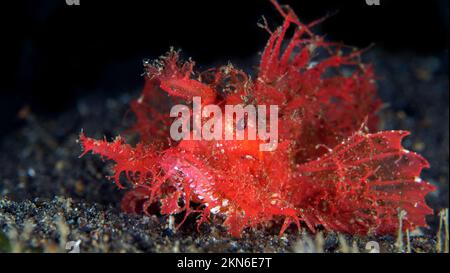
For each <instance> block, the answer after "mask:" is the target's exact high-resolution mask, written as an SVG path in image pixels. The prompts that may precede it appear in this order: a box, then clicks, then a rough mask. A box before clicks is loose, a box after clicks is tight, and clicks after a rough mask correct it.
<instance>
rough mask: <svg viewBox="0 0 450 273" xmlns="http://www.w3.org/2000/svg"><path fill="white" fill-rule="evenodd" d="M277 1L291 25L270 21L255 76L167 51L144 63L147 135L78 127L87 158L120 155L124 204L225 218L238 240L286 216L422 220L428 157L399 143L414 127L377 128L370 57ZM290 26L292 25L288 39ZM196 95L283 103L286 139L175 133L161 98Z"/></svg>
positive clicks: (349, 227) (390, 225) (310, 223)
mask: <svg viewBox="0 0 450 273" xmlns="http://www.w3.org/2000/svg"><path fill="white" fill-rule="evenodd" d="M272 2H273V4H274V5H275V7H276V8H277V9H278V11H279V12H280V13H281V14H282V16H283V17H284V23H283V25H282V26H281V27H279V28H277V29H276V30H275V31H273V32H272V31H270V29H269V28H268V27H267V25H265V26H264V28H265V29H266V30H268V31H269V33H270V38H269V40H268V42H267V45H266V47H265V49H264V51H263V53H262V55H261V61H260V63H259V69H258V71H257V75H256V78H255V79H254V80H252V79H251V78H250V76H249V75H247V74H246V73H245V72H243V71H241V70H238V69H236V68H234V67H233V66H232V65H227V66H223V67H219V68H213V69H209V70H207V71H205V72H203V73H194V71H193V66H194V63H193V62H192V61H187V62H181V61H180V60H179V54H178V52H175V51H173V50H171V51H170V52H169V53H168V54H167V55H166V56H163V57H161V58H160V59H159V60H157V61H155V62H154V63H149V62H144V66H145V68H146V73H145V78H146V84H145V87H144V90H143V92H142V95H141V96H140V98H139V99H137V100H135V101H133V102H132V103H131V109H132V111H133V112H134V114H135V116H136V123H135V126H134V128H133V129H134V131H136V132H137V133H138V134H139V136H140V142H139V143H138V144H137V145H134V146H131V145H130V144H127V143H126V142H125V140H124V139H123V138H121V137H120V136H119V137H117V138H116V139H115V140H114V141H113V142H107V141H105V140H95V139H91V138H88V137H86V136H85V135H84V134H83V133H82V134H81V136H80V142H81V144H82V146H83V148H84V153H83V155H84V154H86V153H87V152H92V153H94V154H99V155H101V156H102V157H104V158H106V159H108V160H111V161H113V162H115V164H114V167H113V171H114V176H113V177H112V178H113V179H114V181H115V183H116V184H117V186H118V187H119V188H124V186H122V184H121V183H120V181H119V180H120V177H121V175H122V174H124V177H126V180H127V181H128V182H129V184H130V187H129V188H130V189H129V191H128V192H127V193H126V194H125V196H124V198H123V200H122V204H121V207H122V210H123V211H125V212H128V213H146V214H148V213H150V206H152V205H154V204H158V205H159V209H160V212H161V214H169V215H173V214H180V215H181V217H182V218H181V219H180V223H179V224H180V225H181V224H182V223H183V222H184V221H185V220H186V218H187V217H188V216H189V215H190V214H192V213H195V214H197V216H198V220H197V223H198V225H197V227H198V226H200V224H201V223H204V222H207V221H209V220H210V219H211V216H212V215H218V216H219V217H216V218H217V219H222V220H223V225H224V226H225V227H226V228H227V230H228V231H229V233H230V234H231V235H233V236H236V237H239V236H240V235H241V233H242V231H243V229H245V228H249V227H256V226H258V225H262V224H264V223H267V222H269V221H282V223H283V224H282V225H281V231H280V234H283V233H284V231H285V230H286V228H287V227H288V226H290V224H296V225H297V226H298V228H299V229H300V228H301V224H305V225H306V226H307V227H308V228H309V229H310V230H311V231H313V232H314V231H315V230H316V228H317V227H318V226H322V227H323V228H324V229H326V230H332V231H336V232H344V233H349V234H359V235H366V234H376V235H382V234H392V233H395V232H396V231H397V230H398V228H399V225H400V224H399V213H402V214H404V215H406V216H404V217H403V223H402V226H403V229H405V230H406V229H409V230H411V229H414V228H415V227H418V226H426V220H425V216H426V215H427V214H431V213H432V212H433V210H432V209H431V208H429V207H428V206H427V205H426V203H425V200H424V198H425V196H426V195H427V194H428V193H429V192H431V191H434V190H435V187H434V186H432V185H431V184H429V183H428V182H426V181H423V180H421V179H420V173H421V171H422V169H423V168H425V167H428V162H427V161H426V160H425V159H424V158H423V157H421V156H420V155H418V154H416V153H414V152H411V151H408V150H406V149H404V148H403V147H402V144H401V142H402V139H403V138H404V137H405V136H407V135H408V132H406V131H381V132H376V127H377V126H376V125H377V118H376V115H375V114H376V111H377V109H378V108H379V106H380V104H381V103H380V100H379V99H378V97H377V95H376V86H375V80H374V79H375V76H374V71H373V68H372V66H370V65H368V64H363V63H361V61H360V54H361V51H355V50H353V51H350V53H343V52H344V50H343V49H344V48H343V47H342V46H341V45H339V44H335V43H330V42H326V41H324V40H323V39H322V37H320V36H318V35H315V34H314V33H313V32H312V31H311V27H312V26H313V25H315V24H316V23H318V22H320V20H319V21H316V22H313V23H311V24H308V25H305V24H303V23H301V22H300V21H299V20H298V18H297V16H296V15H295V13H294V12H293V11H292V10H291V9H290V8H289V7H287V6H285V7H282V6H280V5H279V4H278V3H277V2H276V1H272ZM289 28H293V29H294V34H293V36H292V37H291V38H290V39H285V34H286V31H287V30H288V29H289ZM285 40H287V41H286V43H283V42H284V41H285ZM319 52H325V53H326V54H319ZM343 68H347V69H349V68H351V70H350V71H351V73H347V75H344V74H343V72H342V70H343ZM347 71H348V70H347ZM167 95H168V96H167ZM196 96H197V97H201V100H202V105H203V104H204V105H207V104H216V105H218V106H220V107H224V105H238V104H240V105H278V106H279V116H278V124H279V125H278V126H279V132H278V134H279V139H278V148H277V149H276V150H274V151H263V152H261V151H260V150H259V146H258V144H259V143H260V142H261V140H253V141H252V140H222V141H220V140H180V141H173V140H172V139H170V136H169V126H170V124H171V122H172V121H173V118H170V116H169V115H168V114H167V115H166V114H162V113H165V112H168V111H165V110H164V111H162V110H160V109H161V105H163V103H162V101H167V100H168V99H169V100H171V102H172V103H174V102H177V101H178V102H179V101H184V102H185V103H191V102H192V99H193V97H196ZM191 113H192V112H191ZM153 207H154V206H153ZM405 212H406V214H405Z"/></svg>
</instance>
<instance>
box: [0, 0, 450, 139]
mask: <svg viewBox="0 0 450 273" xmlns="http://www.w3.org/2000/svg"><path fill="white" fill-rule="evenodd" d="M281 2H282V3H283V4H289V5H290V6H292V7H293V8H294V9H295V11H296V12H297V14H298V15H299V17H300V19H301V20H303V21H304V22H310V21H313V20H315V19H318V18H320V17H323V16H325V15H327V14H329V13H334V12H337V13H336V14H335V15H334V16H332V17H331V18H329V19H328V20H326V21H325V22H324V23H323V24H322V25H321V26H320V27H319V28H318V31H319V32H320V33H322V34H326V36H327V37H329V38H330V39H334V40H337V41H342V42H344V43H346V44H349V45H356V46H359V47H365V46H368V45H370V44H372V43H375V46H376V47H379V48H383V49H386V50H389V51H394V52H404V51H410V52H411V51H412V52H414V53H416V54H421V55H433V54H435V53H437V52H442V51H443V50H445V49H446V48H448V1H447V0H434V1H430V0H427V1H409V0H404V1H401V0H381V5H380V6H368V5H366V3H365V0H353V1H349V0H347V1H343V0H342V1H336V0H314V1H313V0H308V1H306V0H303V1H294V0H284V1H281ZM262 15H264V16H265V17H266V18H267V19H268V21H269V24H270V25H271V26H272V27H274V26H276V25H278V24H280V23H281V22H282V18H281V16H279V14H278V13H277V12H276V11H275V9H274V8H273V6H272V5H271V4H270V2H269V1H268V0H254V1H250V0H244V1H230V0H229V1H173V0H170V1H168V0H165V1H124V0H123V1H112V0H109V1H107V0H100V1H99V0H97V1H94V0H89V1H88V0H81V5H80V6H68V5H66V3H65V0H48V1H44V0H42V1H35V0H29V1H8V3H4V2H3V3H2V7H1V8H0V20H1V50H0V54H1V59H0V60H1V65H0V67H1V73H0V75H1V78H0V79H1V80H0V113H1V116H2V119H1V120H2V122H1V124H0V129H1V134H0V135H3V134H4V133H6V132H7V131H8V130H10V129H11V128H15V127H17V126H18V125H19V124H20V122H19V120H18V119H17V118H16V116H17V112H18V110H19V109H20V108H22V107H23V106H25V105H29V106H30V107H31V109H32V111H34V112H35V113H37V114H39V115H57V114H58V113H60V112H61V111H64V110H65V109H68V108H69V107H73V105H74V103H75V102H76V100H77V98H79V97H81V96H84V95H86V94H87V93H93V92H103V93H105V94H106V95H107V96H114V95H115V94H118V93H119V92H131V91H133V90H137V89H139V87H140V86H141V85H142V84H143V80H142V78H141V77H140V74H141V72H142V63H141V61H142V59H143V58H146V57H148V58H156V57H157V56H159V55H162V54H163V53H165V52H166V51H167V50H168V49H169V47H170V46H174V47H175V48H180V49H182V50H183V55H184V56H185V57H192V58H193V59H194V60H195V61H196V62H197V63H198V65H199V67H200V68H206V67H208V66H210V65H213V64H217V63H226V62H228V61H231V62H233V63H234V64H237V65H238V66H241V67H244V68H245V69H247V70H250V69H251V68H252V67H251V66H249V64H250V60H253V59H255V60H256V58H255V57H256V53H257V52H258V51H260V50H262V48H263V47H264V44H265V41H266V40H267V37H268V35H267V33H266V32H265V31H263V30H262V29H260V28H258V27H257V26H256V23H257V22H258V21H259V20H260V19H261V16H262Z"/></svg>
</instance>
